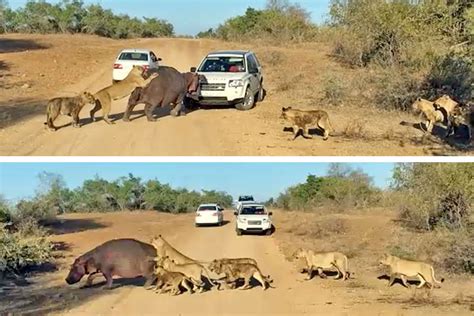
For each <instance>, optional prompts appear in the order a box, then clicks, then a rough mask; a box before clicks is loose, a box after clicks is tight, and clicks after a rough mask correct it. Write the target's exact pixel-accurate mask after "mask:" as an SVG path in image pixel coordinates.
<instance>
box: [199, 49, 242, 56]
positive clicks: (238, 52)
mask: <svg viewBox="0 0 474 316" xmlns="http://www.w3.org/2000/svg"><path fill="white" fill-rule="evenodd" d="M247 53H250V51H248V50H216V51H213V52H210V53H209V54H207V56H244V55H245V54H247Z"/></svg>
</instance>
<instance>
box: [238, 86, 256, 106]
mask: <svg viewBox="0 0 474 316" xmlns="http://www.w3.org/2000/svg"><path fill="white" fill-rule="evenodd" d="M254 105H255V96H254V95H253V94H252V91H250V87H247V90H246V91H245V97H244V100H243V101H242V102H240V103H237V104H236V105H235V107H236V108H237V110H240V111H248V110H250V109H251V108H253V106H254Z"/></svg>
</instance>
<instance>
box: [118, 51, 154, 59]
mask: <svg viewBox="0 0 474 316" xmlns="http://www.w3.org/2000/svg"><path fill="white" fill-rule="evenodd" d="M119 60H139V61H148V54H145V53H122V54H120V57H119Z"/></svg>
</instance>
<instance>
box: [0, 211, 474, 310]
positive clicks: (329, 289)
mask: <svg viewBox="0 0 474 316" xmlns="http://www.w3.org/2000/svg"><path fill="white" fill-rule="evenodd" d="M275 216H276V217H278V216H279V215H278V212H277V213H276V215H275ZM61 219H62V223H61V224H60V225H58V227H57V229H58V230H57V231H56V232H55V235H54V237H53V241H55V243H56V247H57V248H60V249H63V250H62V251H61V252H60V253H61V254H62V255H63V256H64V255H66V257H64V258H63V259H59V262H60V268H59V270H58V271H57V272H53V273H48V274H45V275H40V276H38V277H35V278H32V280H31V282H32V284H30V285H28V286H22V287H16V288H15V289H14V290H11V291H9V290H8V289H7V290H6V293H5V296H4V297H3V298H1V299H0V314H2V313H3V312H7V311H15V312H17V313H18V312H26V313H31V314H44V313H50V314H55V315H112V314H115V313H119V314H121V315H152V314H154V315H156V314H159V315H304V314H306V315H316V314H318V315H423V314H427V315H470V313H469V311H468V308H469V307H467V308H466V305H455V304H454V305H453V303H450V304H447V303H443V302H446V301H445V300H444V297H445V295H446V294H447V293H448V294H449V293H451V294H452V293H453V292H455V291H457V290H460V289H463V288H464V289H468V286H469V281H467V283H466V282H464V283H454V284H445V285H443V288H442V289H441V290H437V292H436V293H440V291H441V293H442V295H441V294H435V297H436V299H435V300H434V302H435V303H432V304H426V305H423V304H422V305H421V306H416V307H413V306H409V305H407V304H406V303H403V304H401V303H397V302H398V301H399V300H400V296H401V297H410V296H411V295H412V294H410V293H411V292H413V289H412V290H408V289H405V288H403V287H401V286H396V285H395V286H394V287H392V288H387V287H386V283H385V281H381V280H377V278H376V274H374V273H373V272H372V271H371V270H370V269H369V270H368V274H367V273H366V269H363V268H359V267H355V266H354V265H352V270H353V271H354V270H357V271H355V272H356V278H355V279H352V280H349V281H346V282H342V281H338V280H332V279H328V280H321V279H319V278H317V277H316V278H314V279H313V280H312V281H309V282H305V281H303V278H304V275H302V274H299V273H297V272H296V269H295V266H294V265H293V263H292V262H289V261H287V260H286V259H285V257H284V256H283V254H282V253H281V252H280V248H279V241H280V239H281V238H282V236H283V235H281V234H282V233H280V235H279V233H278V230H279V229H283V228H281V227H278V226H277V227H276V229H277V230H276V233H275V234H274V235H273V236H270V237H268V236H240V237H239V236H237V235H236V234H235V231H234V228H235V223H234V219H233V216H232V214H231V213H230V212H226V213H225V219H227V220H230V222H229V223H227V224H226V225H224V226H222V227H205V228H202V227H201V228H195V227H194V225H193V215H192V214H188V215H179V216H174V215H169V214H168V215H167V214H159V213H156V212H140V213H116V214H88V215H85V214H76V215H68V216H63V217H61ZM374 219H375V222H377V223H382V222H384V223H385V222H387V220H386V219H380V218H379V217H375V218H374ZM288 220H289V219H288ZM359 220H360V216H359V217H356V222H358V221H359ZM367 220H370V219H369V218H367ZM279 222H280V221H277V225H278V223H279ZM282 223H283V222H282ZM156 234H162V235H163V236H165V237H166V238H167V240H168V241H169V242H170V243H171V244H173V245H174V246H176V247H177V248H178V249H179V250H181V251H182V252H184V253H185V254H187V255H189V256H191V257H194V258H196V259H199V260H203V261H209V260H211V259H214V258H221V257H252V258H255V259H256V260H257V261H258V262H259V265H260V268H261V269H262V272H263V273H264V274H270V275H271V277H272V278H273V280H274V283H273V285H274V287H275V288H274V289H268V290H266V291H263V290H262V288H260V287H255V288H252V289H249V290H223V291H217V290H215V289H214V290H211V291H208V292H204V293H202V294H193V295H189V294H183V295H181V296H177V297H170V296H169V295H159V294H155V293H153V292H150V291H147V290H145V289H144V288H143V287H142V286H141V285H142V284H143V281H137V282H135V281H133V282H132V281H117V280H116V282H115V284H116V285H117V286H118V287H117V288H115V289H113V290H110V291H108V290H102V289H101V288H100V287H101V286H102V285H103V284H104V282H103V281H102V280H100V278H99V279H97V280H96V282H97V286H96V287H94V288H91V289H80V284H77V285H74V286H68V285H66V283H65V282H64V278H65V276H66V275H67V273H68V267H69V265H70V264H71V262H72V261H73V260H74V258H75V257H77V256H79V255H80V254H82V253H84V252H85V251H87V250H90V249H91V248H93V247H95V246H96V245H98V244H100V243H102V242H104V241H106V240H109V239H113V238H123V237H133V238H137V239H139V240H143V241H148V240H150V239H151V237H152V236H153V235H156ZM360 236H362V235H360ZM364 236H365V235H364ZM351 238H352V239H354V238H353V237H351ZM361 238H362V237H361ZM372 260H373V258H368V261H369V262H371V261H372ZM82 282H85V281H84V280H82ZM451 282H452V281H451ZM468 292H469V291H468V290H465V295H470V294H469V293H468ZM471 292H472V291H471ZM451 294H449V295H451ZM466 299H468V296H466ZM471 314H472V313H471Z"/></svg>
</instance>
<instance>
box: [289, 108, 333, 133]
mask: <svg viewBox="0 0 474 316" xmlns="http://www.w3.org/2000/svg"><path fill="white" fill-rule="evenodd" d="M281 112H282V113H281V116H280V118H282V119H285V120H287V121H289V122H290V123H291V124H292V126H293V134H294V135H295V137H294V138H293V140H295V139H296V137H298V133H299V131H300V130H302V131H303V137H304V138H313V136H311V135H310V134H309V127H310V126H315V125H316V126H318V127H319V128H320V129H321V130H322V131H323V135H324V136H323V140H328V138H329V133H330V132H333V131H334V129H333V128H332V125H331V122H330V121H329V115H328V113H327V112H326V111H322V110H313V111H303V110H297V109H293V108H292V107H291V106H290V107H287V108H285V107H283V108H282V109H281Z"/></svg>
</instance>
